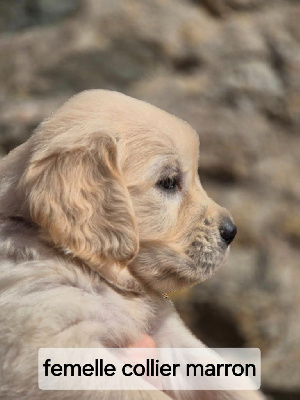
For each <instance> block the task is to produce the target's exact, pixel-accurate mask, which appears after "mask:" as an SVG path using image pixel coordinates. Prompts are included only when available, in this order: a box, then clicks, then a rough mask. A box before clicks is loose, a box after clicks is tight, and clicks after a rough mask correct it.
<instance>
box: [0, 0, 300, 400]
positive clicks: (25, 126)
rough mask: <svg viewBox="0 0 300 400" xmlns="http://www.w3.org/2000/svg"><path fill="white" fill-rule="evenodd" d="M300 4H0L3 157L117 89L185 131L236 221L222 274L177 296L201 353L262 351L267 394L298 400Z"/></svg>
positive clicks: (182, 0)
mask: <svg viewBox="0 0 300 400" xmlns="http://www.w3.org/2000/svg"><path fill="white" fill-rule="evenodd" d="M299 21H300V2H299V1H297V0H143V1H139V0H81V1H80V0H64V1H60V0H19V1H17V2H16V1H11V0H2V1H1V3H0V78H1V85H0V149H1V154H2V155H3V154H5V153H7V152H8V151H9V150H11V149H12V148H14V147H15V146H16V145H18V144H19V143H21V142H23V141H24V140H26V138H27V137H28V136H29V135H30V134H31V132H32V130H33V129H34V128H35V127H36V125H37V124H38V123H39V122H40V121H41V120H42V119H43V118H44V117H46V116H48V115H49V114H50V113H51V112H52V111H53V110H54V109H55V108H57V107H58V106H59V105H60V104H61V103H62V102H63V101H64V100H65V99H67V98H68V97H70V96H71V95H73V94H74V93H76V92H78V91H81V90H84V89H89V88H108V89H113V90H119V91H122V92H124V93H126V94H129V95H131V96H134V97H137V98H140V99H144V100H147V101H149V102H151V103H153V104H155V105H157V106H159V107H161V108H164V109H166V110H167V111H170V112H172V113H174V114H176V115H178V116H180V117H182V118H184V119H186V120H187V121H188V122H189V123H190V124H191V125H192V126H193V127H194V128H195V129H196V130H197V131H198V132H199V134H200V138H201V160H200V174H201V177H202V181H203V185H204V186H205V188H206V189H207V191H208V193H209V194H210V195H211V197H213V198H214V199H215V200H216V201H218V202H219V203H220V204H222V205H224V206H225V207H227V208H228V209H229V210H230V211H231V212H232V214H233V216H234V218H235V220H236V222H237V225H238V236H237V238H236V240H235V242H234V243H233V245H232V246H231V247H232V250H231V256H230V259H229V261H228V262H227V266H226V267H225V268H223V270H222V271H221V272H218V274H217V275H216V276H215V277H213V278H212V279H211V280H209V281H207V282H204V283H203V284H201V285H198V286H196V287H195V288H194V289H192V290H190V291H188V292H185V293H181V294H175V295H174V299H175V301H176V304H177V307H178V309H179V311H180V312H181V313H182V316H183V318H184V319H185V321H186V322H187V324H188V325H189V326H190V327H191V329H192V330H193V331H194V332H195V333H196V334H197V335H198V336H199V337H200V338H202V339H203V340H204V341H205V342H206V343H207V344H208V345H211V346H215V347H217V346H219V347H220V346H228V347H231V346H232V347H234V346H247V347H251V346H258V347H260V348H261V350H262V355H263V389H264V390H265V391H266V392H267V393H270V394H271V398H274V399H280V400H281V399H296V398H297V399H298V398H299V396H300V372H299V368H300V350H299V348H300V346H299V344H300V323H299V320H300V301H299V300H300V259H299V247H300V210H299V200H300V181H299V176H300V136H299V128H300V22H299Z"/></svg>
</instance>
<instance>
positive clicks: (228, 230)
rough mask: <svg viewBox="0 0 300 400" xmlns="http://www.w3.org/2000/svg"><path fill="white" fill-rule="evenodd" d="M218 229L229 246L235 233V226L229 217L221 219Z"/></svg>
mask: <svg viewBox="0 0 300 400" xmlns="http://www.w3.org/2000/svg"><path fill="white" fill-rule="evenodd" d="M219 230H220V235H221V237H222V239H223V240H224V241H225V243H226V244H227V246H229V245H230V243H231V242H232V241H233V239H234V237H235V235H236V232H237V229H236V226H235V225H234V223H233V222H232V221H231V220H230V219H229V218H226V219H224V220H223V221H222V223H221V225H220V227H219Z"/></svg>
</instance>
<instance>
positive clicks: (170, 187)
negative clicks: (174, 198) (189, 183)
mask: <svg viewBox="0 0 300 400" xmlns="http://www.w3.org/2000/svg"><path fill="white" fill-rule="evenodd" d="M156 185H157V186H158V187H159V188H161V189H163V190H166V191H168V192H173V191H175V190H177V189H180V181H179V177H177V176H174V177H168V178H165V179H161V180H160V181H158V182H157V184H156Z"/></svg>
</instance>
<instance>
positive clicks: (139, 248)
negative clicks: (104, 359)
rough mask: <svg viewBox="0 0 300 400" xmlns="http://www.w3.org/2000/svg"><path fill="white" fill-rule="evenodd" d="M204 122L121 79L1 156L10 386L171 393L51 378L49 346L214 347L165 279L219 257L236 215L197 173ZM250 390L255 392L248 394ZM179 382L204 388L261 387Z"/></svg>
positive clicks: (89, 395)
mask: <svg viewBox="0 0 300 400" xmlns="http://www.w3.org/2000/svg"><path fill="white" fill-rule="evenodd" d="M198 151H199V141H198V135H197V133H196V132H195V131H194V130H193V129H192V128H191V127H190V126H189V125H188V124H187V123H186V122H184V121H182V120H180V119H178V118H176V117H174V116H173V115H169V114H168V113H166V112H164V111H162V110H159V109H157V108H155V107H153V106H151V105H149V104H147V103H145V102H142V101H138V100H135V99H132V98H130V97H127V96H125V95H122V94H120V93H116V92H109V91H103V90H92V91H86V92H83V93H81V94H79V95H77V96H74V97H73V98H71V99H70V100H69V101H67V102H66V103H65V104H64V105H63V106H62V107H61V108H60V109H59V110H58V111H56V112H55V113H54V114H53V115H52V116H51V117H50V118H49V119H47V120H45V121H44V122H43V123H42V124H41V125H40V126H39V127H38V128H37V130H36V131H35V133H34V134H33V135H32V137H31V138H30V139H29V140H28V141H27V142H26V143H24V144H22V145H21V146H19V147H18V148H16V149H15V150H14V151H12V152H11V153H10V154H9V155H8V156H7V157H5V158H4V159H3V161H2V162H1V167H0V181H1V189H0V212H1V221H0V252H1V264H0V290H1V296H0V308H1V312H0V359H1V361H2V365H1V366H0V397H1V399H30V400H35V399H48V400H49V399H58V398H59V399H100V398H101V399H102V398H113V399H117V398H121V399H125V398H128V399H132V398H137V399H142V398H145V399H166V398H169V396H168V395H167V394H165V393H163V392H159V391H157V392H125V393H122V394H120V392H91V391H85V392H76V391H75V392H68V391H64V392H51V391H40V390H39V389H38V386H37V352H38V349H39V348H40V347H108V348H109V347H130V346H134V344H135V343H136V342H138V341H139V340H140V338H141V337H142V336H143V335H145V334H147V335H149V336H151V337H152V338H153V340H154V341H155V343H156V346H157V347H203V344H202V343H201V342H200V341H198V340H197V339H196V338H195V337H194V336H193V335H192V334H191V333H190V332H189V331H188V330H187V328H186V327H185V326H184V325H183V323H182V322H181V320H180V319H179V317H178V315H177V314H176V312H175V310H174V308H173V307H172V305H171V303H170V302H169V301H168V300H166V299H164V298H163V296H161V293H164V292H168V291H171V290H177V289H181V288H183V287H187V286H191V285H194V284H195V283H197V282H200V281H203V280H205V279H207V278H209V277H210V276H211V275H212V274H213V273H214V272H215V271H216V270H217V268H219V267H220V266H221V265H222V263H223V261H224V259H225V257H226V255H227V253H228V246H229V244H230V242H231V241H232V240H233V238H234V236H235V233H236V227H235V225H234V223H233V221H232V218H231V216H230V215H229V213H228V212H227V211H226V210H225V209H224V208H221V207H220V206H218V205H217V204H216V203H214V202H213V201H212V200H211V199H210V198H209V197H208V196H207V194H206V192H205V191H204V190H203V188H202V186H201V183H200V181H199V177H198V173H197V170H198V159H199V154H198ZM249 393H250V394H249ZM249 393H247V392H244V393H237V392H218V391H215V392H189V393H184V392H182V393H181V392H178V393H177V394H174V397H176V398H178V399H181V398H197V399H198V398H200V399H214V400H215V399H238V398H242V397H243V396H244V397H245V398H248V396H249V398H253V399H255V398H257V399H258V398H260V395H259V394H258V393H252V392H249Z"/></svg>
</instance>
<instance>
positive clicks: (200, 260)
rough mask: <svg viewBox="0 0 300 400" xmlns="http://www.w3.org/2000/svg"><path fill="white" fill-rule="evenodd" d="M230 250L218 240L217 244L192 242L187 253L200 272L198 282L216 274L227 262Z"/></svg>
mask: <svg viewBox="0 0 300 400" xmlns="http://www.w3.org/2000/svg"><path fill="white" fill-rule="evenodd" d="M229 252H230V248H229V247H227V246H226V245H224V243H221V242H217V243H216V245H211V244H209V243H205V242H204V243H203V242H201V241H194V242H192V244H191V245H190V246H189V248H188V249H187V251H186V255H187V256H188V257H189V259H190V260H191V261H192V264H193V266H194V268H195V269H196V270H197V272H198V274H199V280H198V282H203V281H205V280H206V279H209V278H210V277H211V276H212V275H214V273H215V272H216V271H217V270H218V269H220V268H221V267H222V266H223V265H224V264H225V262H226V260H227V258H228V256H229Z"/></svg>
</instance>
